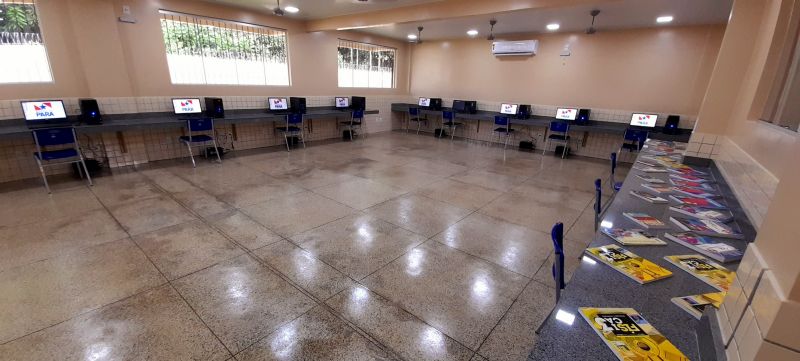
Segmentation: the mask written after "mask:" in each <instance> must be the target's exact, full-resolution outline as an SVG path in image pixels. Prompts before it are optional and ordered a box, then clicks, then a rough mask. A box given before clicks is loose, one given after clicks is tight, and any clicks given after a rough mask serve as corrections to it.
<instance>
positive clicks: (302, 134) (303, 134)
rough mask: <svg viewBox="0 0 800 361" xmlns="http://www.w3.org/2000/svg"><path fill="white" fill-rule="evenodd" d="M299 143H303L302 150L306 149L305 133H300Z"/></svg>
mask: <svg viewBox="0 0 800 361" xmlns="http://www.w3.org/2000/svg"><path fill="white" fill-rule="evenodd" d="M300 142H302V143H303V149H306V132H305V131H302V130H301V131H300Z"/></svg>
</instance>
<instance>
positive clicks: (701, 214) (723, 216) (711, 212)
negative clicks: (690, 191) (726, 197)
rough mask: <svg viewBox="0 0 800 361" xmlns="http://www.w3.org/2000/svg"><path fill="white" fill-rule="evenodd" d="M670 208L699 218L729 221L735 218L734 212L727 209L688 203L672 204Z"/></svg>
mask: <svg viewBox="0 0 800 361" xmlns="http://www.w3.org/2000/svg"><path fill="white" fill-rule="evenodd" d="M669 210H671V211H673V212H676V213H680V214H684V215H687V216H690V217H693V218H698V219H710V220H712V221H717V222H722V223H728V222H730V221H732V220H733V213H731V212H730V211H728V210H725V209H711V208H703V207H695V206H690V205H686V204H678V205H674V206H670V207H669Z"/></svg>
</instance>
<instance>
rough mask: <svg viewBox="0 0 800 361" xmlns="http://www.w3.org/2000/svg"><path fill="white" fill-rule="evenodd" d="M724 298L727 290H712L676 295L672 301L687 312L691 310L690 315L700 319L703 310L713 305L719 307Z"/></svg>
mask: <svg viewBox="0 0 800 361" xmlns="http://www.w3.org/2000/svg"><path fill="white" fill-rule="evenodd" d="M724 299H725V292H712V293H704V294H702V295H691V296H684V297H674V298H672V303H674V304H676V305H678V307H680V308H682V309H684V310H685V311H686V312H689V314H690V315H692V316H694V318H696V319H698V320H699V319H700V317H702V316H703V311H704V310H705V309H706V307H708V306H711V307H714V308H719V306H720V305H721V304H722V300H724Z"/></svg>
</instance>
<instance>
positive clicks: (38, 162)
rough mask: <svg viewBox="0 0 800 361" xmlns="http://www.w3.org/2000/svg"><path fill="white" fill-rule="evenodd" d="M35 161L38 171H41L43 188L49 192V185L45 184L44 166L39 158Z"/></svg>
mask: <svg viewBox="0 0 800 361" xmlns="http://www.w3.org/2000/svg"><path fill="white" fill-rule="evenodd" d="M36 163H37V164H38V165H39V172H40V173H42V180H43V181H44V189H45V190H46V191H47V193H48V194H50V193H52V192H50V185H49V184H47V175H45V174H44V167H42V162H41V161H40V160H39V159H36Z"/></svg>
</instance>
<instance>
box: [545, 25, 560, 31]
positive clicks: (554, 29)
mask: <svg viewBox="0 0 800 361" xmlns="http://www.w3.org/2000/svg"><path fill="white" fill-rule="evenodd" d="M560 27H561V25H558V24H556V23H553V24H547V30H550V31H556V30H558V28H560Z"/></svg>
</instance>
